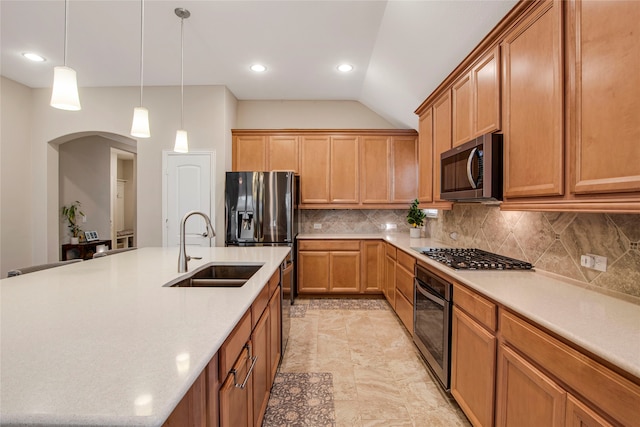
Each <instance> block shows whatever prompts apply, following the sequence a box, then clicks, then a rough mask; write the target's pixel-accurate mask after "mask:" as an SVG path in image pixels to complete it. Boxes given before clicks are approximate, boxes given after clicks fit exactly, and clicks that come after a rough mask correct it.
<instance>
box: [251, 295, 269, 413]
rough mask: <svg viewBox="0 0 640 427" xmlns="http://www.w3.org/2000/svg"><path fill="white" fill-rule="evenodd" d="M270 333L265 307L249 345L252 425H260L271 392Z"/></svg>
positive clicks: (267, 310)
mask: <svg viewBox="0 0 640 427" xmlns="http://www.w3.org/2000/svg"><path fill="white" fill-rule="evenodd" d="M270 333H271V316H270V310H269V307H267V308H266V309H265V310H264V311H263V313H262V316H261V317H260V320H258V323H257V324H256V326H255V328H253V331H252V332H251V344H252V345H253V353H254V356H253V357H254V358H255V361H254V369H253V376H252V380H253V425H255V426H260V425H262V418H263V417H264V413H265V411H266V410H267V403H268V401H269V390H271V364H270V363H269V356H270V353H271V352H270V349H269V334H270Z"/></svg>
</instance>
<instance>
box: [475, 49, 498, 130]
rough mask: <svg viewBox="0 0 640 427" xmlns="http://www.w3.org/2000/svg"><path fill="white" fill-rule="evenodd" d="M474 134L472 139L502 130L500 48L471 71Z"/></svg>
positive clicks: (488, 53)
mask: <svg viewBox="0 0 640 427" xmlns="http://www.w3.org/2000/svg"><path fill="white" fill-rule="evenodd" d="M471 83H472V87H473V90H472V92H473V106H472V109H471V114H472V119H473V120H472V126H473V128H472V129H473V134H472V135H471V137H476V136H480V135H484V134H485V133H490V132H494V131H497V130H500V128H501V124H502V120H501V119H502V114H501V111H500V106H501V103H500V94H501V92H500V47H499V46H497V45H496V46H495V47H494V48H493V49H491V50H489V51H488V52H487V53H485V54H484V56H483V57H482V58H480V60H479V61H478V62H477V63H476V64H474V66H473V69H472V70H471Z"/></svg>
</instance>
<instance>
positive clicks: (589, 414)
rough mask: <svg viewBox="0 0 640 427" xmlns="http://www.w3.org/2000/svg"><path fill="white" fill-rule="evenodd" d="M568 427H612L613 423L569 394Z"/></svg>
mask: <svg viewBox="0 0 640 427" xmlns="http://www.w3.org/2000/svg"><path fill="white" fill-rule="evenodd" d="M565 426H566V427H612V424H611V423H609V422H608V421H606V420H605V419H603V418H602V417H601V416H600V415H598V414H596V413H595V412H594V411H593V410H592V409H590V408H589V407H588V406H586V405H585V404H584V403H582V402H580V401H579V400H578V399H576V398H575V397H573V396H572V395H570V394H567V422H566V424H565Z"/></svg>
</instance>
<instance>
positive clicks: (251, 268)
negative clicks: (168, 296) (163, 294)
mask: <svg viewBox="0 0 640 427" xmlns="http://www.w3.org/2000/svg"><path fill="white" fill-rule="evenodd" d="M263 265H264V264H250V263H246V264H224V263H210V264H207V265H205V266H204V267H201V268H200V269H198V270H195V271H194V272H193V273H191V274H190V275H189V276H187V277H181V278H179V279H177V280H174V281H171V282H169V283H167V284H165V285H164V286H167V287H172V288H203V287H204V288H239V287H241V286H243V285H244V284H245V283H247V281H248V280H249V279H250V278H251V277H252V276H253V275H254V274H255V273H256V272H257V271H258V270H260V268H261V267H262V266H263Z"/></svg>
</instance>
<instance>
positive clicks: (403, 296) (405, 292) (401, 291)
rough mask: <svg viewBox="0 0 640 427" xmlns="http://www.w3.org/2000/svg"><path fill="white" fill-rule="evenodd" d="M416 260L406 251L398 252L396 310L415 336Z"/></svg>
mask: <svg viewBox="0 0 640 427" xmlns="http://www.w3.org/2000/svg"><path fill="white" fill-rule="evenodd" d="M415 265H416V259H415V258H414V257H412V256H411V255H409V254H407V253H406V252H404V251H401V250H399V249H398V250H396V269H395V282H396V283H395V300H394V301H395V310H396V314H397V315H398V317H399V318H400V320H401V321H402V323H403V324H404V327H405V328H407V331H409V333H410V334H411V335H413V286H414V285H413V279H414V278H415V275H414V269H415Z"/></svg>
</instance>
